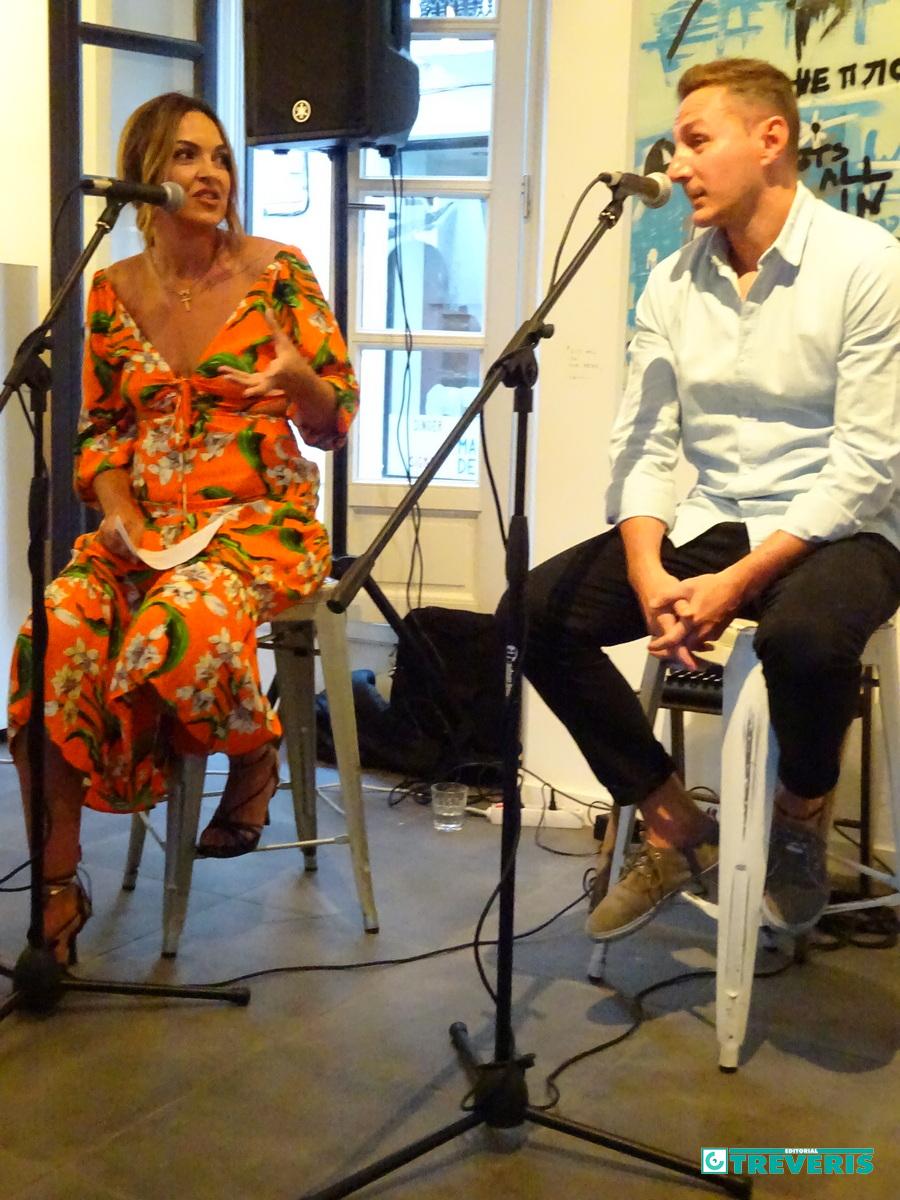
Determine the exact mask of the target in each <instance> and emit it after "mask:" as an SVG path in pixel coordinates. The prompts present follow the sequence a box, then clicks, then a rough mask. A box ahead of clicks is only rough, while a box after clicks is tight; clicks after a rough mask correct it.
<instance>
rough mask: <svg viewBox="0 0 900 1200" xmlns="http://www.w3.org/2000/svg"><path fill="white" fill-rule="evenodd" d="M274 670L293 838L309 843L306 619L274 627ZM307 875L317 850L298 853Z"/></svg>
mask: <svg viewBox="0 0 900 1200" xmlns="http://www.w3.org/2000/svg"><path fill="white" fill-rule="evenodd" d="M276 628H277V629H278V631H279V639H278V642H277V643H276V647H275V671H276V673H277V676H278V694H279V696H280V698H281V699H280V704H279V709H278V712H279V716H280V718H281V724H282V727H283V728H284V741H285V746H286V748H287V760H288V769H289V770H290V774H291V797H292V799H293V802H294V820H295V822H296V825H297V837H298V839H299V840H300V841H301V842H303V841H312V840H314V839H315V838H316V837H317V836H318V819H317V814H316V694H315V693H316V684H315V678H316V676H315V640H314V630H313V624H312V622H311V621H292V622H290V624H289V625H288V623H287V622H284V623H283V624H280V625H278V626H276ZM303 863H304V866H305V868H306V870H307V871H315V869H316V867H317V866H318V863H317V860H316V847H315V846H307V847H305V848H304V850H303Z"/></svg>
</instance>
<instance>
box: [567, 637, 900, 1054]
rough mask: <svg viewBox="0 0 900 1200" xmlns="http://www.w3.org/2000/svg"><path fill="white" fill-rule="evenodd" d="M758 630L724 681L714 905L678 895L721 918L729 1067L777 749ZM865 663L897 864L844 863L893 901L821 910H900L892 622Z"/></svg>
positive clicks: (625, 838) (651, 684) (751, 964)
mask: <svg viewBox="0 0 900 1200" xmlns="http://www.w3.org/2000/svg"><path fill="white" fill-rule="evenodd" d="M755 632H756V630H755V627H750V628H746V629H742V630H741V631H740V632H739V633H738V635H737V639H736V641H735V645H734V649H733V650H732V652H731V656H730V658H729V659H728V663H727V664H726V667H725V675H724V693H723V707H722V718H723V721H724V730H723V738H722V757H721V785H720V841H719V898H718V904H714V903H712V902H711V901H709V900H707V899H705V898H703V897H700V896H696V895H694V894H693V893H690V892H684V893H683V895H684V898H685V899H687V900H689V901H690V902H691V903H692V904H695V905H696V906H697V907H698V908H700V909H701V910H702V911H703V912H705V913H706V914H707V915H709V916H712V917H714V918H716V919H717V920H718V934H717V943H716V1034H717V1037H718V1041H719V1066H720V1067H721V1068H722V1069H723V1070H735V1069H736V1068H737V1065H738V1058H739V1055H740V1049H741V1045H742V1044H743V1041H744V1035H745V1033H746V1029H747V1015H748V1012H749V1009H750V996H751V991H752V988H753V972H754V968H755V964H756V947H757V940H758V934H759V926H760V917H761V905H762V897H763V891H764V887H765V879H766V860H767V857H768V842H769V827H770V825H771V820H772V796H773V792H774V788H775V782H776V770H777V745H776V742H775V738H774V737H773V736H772V731H771V725H770V722H769V707H768V694H767V691H766V685H765V680H764V679H763V673H762V666H761V664H760V663H759V660H758V659H757V657H756V654H755V652H754V650H753V638H754V635H755ZM862 664H863V666H864V667H872V668H873V670H874V671H875V673H876V675H877V678H878V684H879V694H880V699H881V716H882V732H883V741H884V751H885V755H884V757H885V763H886V767H887V781H888V794H889V804H890V811H891V828H892V833H893V839H894V847H895V859H894V870H893V871H892V872H887V871H878V870H875V869H874V868H872V867H870V866H865V865H862V864H859V863H856V862H850V861H849V860H845V859H841V862H842V863H844V865H846V866H849V867H850V868H851V869H853V870H855V871H859V872H862V873H864V874H865V875H867V876H869V877H870V878H873V879H876V880H878V881H879V882H881V883H883V884H886V885H888V887H889V888H890V889H891V892H890V894H889V895H886V896H876V897H871V896H868V897H863V898H861V899H858V900H857V899H854V900H849V901H844V902H842V903H839V904H830V905H829V906H828V908H827V909H826V910H825V911H826V912H827V913H834V912H852V911H856V910H858V909H863V908H873V907H876V906H883V905H893V906H897V905H900V666H898V653H897V630H896V618H895V620H893V621H890V622H889V623H888V624H886V625H883V626H882V627H881V628H880V629H878V630H877V631H876V632H875V633H874V634H873V636H872V637H871V638H870V639H869V642H868V644H867V646H866V648H865V651H864V652H863V656H862ZM664 670H665V664H663V663H657V661H656V660H655V659H650V660H649V661H648V664H647V669H646V670H645V672H644V680H643V684H642V688H641V701H642V703H643V705H644V708H645V711H646V712H647V716H648V718H649V719H650V720H651V721H652V720H653V719H654V717H655V715H656V708H657V707H658V704H659V696H660V693H661V690H662V681H663V677H664ZM634 815H635V810H634V808H633V807H623V808H622V809H621V810H620V815H619V820H618V825H617V829H616V841H615V850H614V853H613V858H612V866H611V873H610V875H611V878H612V879H616V878H617V877H618V875H619V872H620V869H621V864H622V861H623V859H624V856H625V853H626V850H627V848H628V845H629V843H630V841H631V834H632V827H633V824H634ZM607 948H608V946H607V944H601V945H598V946H597V948H596V950H595V951H594V954H593V955H592V958H591V963H590V966H589V968H588V974H589V975H591V976H594V977H596V976H599V975H601V974H602V969H603V962H604V960H605V955H606V950H607Z"/></svg>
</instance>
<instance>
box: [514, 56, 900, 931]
mask: <svg viewBox="0 0 900 1200" xmlns="http://www.w3.org/2000/svg"><path fill="white" fill-rule="evenodd" d="M679 97H680V99H681V106H680V108H679V112H678V116H677V119H676V123H675V153H674V157H673V160H672V163H671V165H670V167H669V175H670V177H671V178H672V179H673V180H674V181H676V182H678V183H680V184H681V185H682V187H683V188H684V191H685V194H686V195H687V197H688V199H689V200H690V202H691V206H692V208H693V221H694V225H695V227H696V228H697V229H698V230H703V231H704V232H703V233H701V234H700V235H699V236H698V237H697V238H696V239H695V240H694V241H692V242H691V243H689V244H688V245H687V246H685V247H683V248H682V249H681V250H680V251H679V252H678V253H676V254H674V255H672V256H671V257H669V258H668V259H666V260H665V261H664V262H663V263H661V264H660V265H659V266H658V267H656V268H655V269H654V271H653V272H652V274H651V276H650V279H649V280H648V283H647V287H646V289H645V291H644V294H643V296H642V297H641V300H640V303H639V304H638V309H637V332H636V334H635V337H634V339H633V342H632V345H631V348H630V359H631V362H630V369H629V376H628V384H627V388H626V392H625V397H624V401H623V404H622V408H621V411H620V414H619V417H618V420H617V423H616V427H615V430H614V433H613V438H612V448H611V450H612V484H611V487H610V490H609V494H608V517H609V520H610V521H611V522H612V523H613V525H614V526H615V528H614V529H612V530H611V531H609V532H608V533H605V534H602V535H600V537H598V538H593V539H591V540H590V541H589V542H586V543H583V544H582V545H580V546H576V547H574V548H573V549H571V550H568V551H565V552H564V553H563V554H561V555H558V556H557V557H556V558H554V559H551V560H549V562H547V563H544V564H542V565H541V566H540V567H538V568H536V569H535V571H533V572H532V573H531V576H530V579H529V636H528V644H527V648H526V656H525V671H526V674H527V676H528V678H529V679H530V680H531V682H532V683H533V684H534V686H535V687H536V688H537V690H538V691H539V692H540V693H541V695H542V696H543V698H544V699H545V700H546V701H547V703H548V704H549V706H550V707H551V709H553V711H554V712H556V713H557V715H558V716H559V717H560V718H561V719H562V721H563V722H564V723H565V724H566V726H567V727H568V728H569V729H570V731H571V732H572V734H573V736H574V737H575V739H576V741H577V743H578V745H579V747H580V748H581V750H582V752H583V753H584V754H585V757H586V758H587V760H588V762H589V763H590V765H591V766H592V768H593V769H594V771H595V773H596V774H597V777H598V778H599V779H600V781H601V782H602V783H603V784H604V785H605V786H606V787H607V788H609V790H610V792H611V793H612V795H613V798H614V800H615V801H616V802H618V803H631V804H633V803H636V804H638V805H640V808H641V814H642V817H643V820H644V825H645V829H646V836H645V841H644V844H643V847H642V849H641V851H640V852H639V854H638V855H637V856H636V857H635V858H634V860H633V861H632V863H631V865H630V867H629V869H628V870H627V871H626V872H625V873H624V874H623V876H622V878H621V879H620V880H619V882H618V883H617V884H616V885H614V886H613V887H612V888H610V890H609V892H608V893H607V895H606V896H605V897H604V898H603V899H602V900H601V902H600V903H599V904H597V906H596V907H595V908H594V909H593V911H592V912H591V914H590V916H589V918H588V925H587V928H588V932H589V933H590V934H591V936H592V937H594V938H595V940H610V939H613V938H617V937H621V936H623V935H625V934H627V933H630V932H632V931H633V930H635V929H637V928H639V927H640V926H642V925H643V924H645V923H646V921H648V920H649V919H650V918H651V917H652V916H653V915H654V914H655V913H656V911H657V910H658V907H659V905H660V904H661V903H662V901H664V900H665V899H667V898H668V897H669V896H671V895H674V894H675V893H676V892H677V891H678V890H680V888H681V887H682V886H683V885H684V884H685V883H686V882H687V881H688V880H689V879H690V878H691V877H692V876H695V877H696V876H698V875H700V874H702V873H703V872H704V871H708V870H711V869H712V868H713V867H714V866H715V863H716V859H717V849H716V844H715V842H716V837H715V828H714V825H713V823H712V822H711V821H710V819H709V818H708V817H707V816H706V815H705V814H704V813H703V812H701V811H700V810H699V809H698V808H697V807H696V806H695V804H694V803H693V801H692V800H691V798H690V796H689V795H688V794H687V793H686V791H685V789H684V786H683V784H682V782H681V780H680V779H679V778H678V777H677V775H676V774H675V772H674V768H673V764H672V760H671V758H670V757H669V756H668V755H667V754H666V752H665V750H664V749H663V747H662V746H661V745H660V744H659V742H658V741H657V740H656V739H655V738H654V736H653V733H652V730H651V729H650V728H649V726H648V724H647V722H646V720H645V719H644V717H643V714H642V712H641V711H640V707H639V705H638V703H637V700H636V698H635V697H634V695H633V693H632V692H631V690H630V688H629V687H628V685H627V683H626V682H625V680H624V679H623V678H622V676H621V675H620V674H619V673H618V671H617V670H616V669H615V668H614V667H613V666H612V664H611V663H610V661H609V659H608V657H607V656H606V654H605V653H604V652H603V650H602V647H603V646H608V645H612V644H617V643H619V642H624V641H629V640H631V639H633V638H636V637H639V636H641V634H642V633H647V632H649V633H650V635H651V640H650V653H651V654H654V655H656V656H657V657H660V658H668V659H672V660H675V661H676V662H678V663H681V664H683V665H684V666H686V667H688V668H691V669H693V668H695V667H696V666H697V661H696V658H695V654H696V653H697V652H698V651H702V650H703V649H705V648H707V647H708V645H709V644H710V643H711V641H713V640H714V639H715V638H716V637H718V636H719V634H720V633H721V632H722V630H723V629H724V628H725V626H726V625H727V624H728V623H729V622H730V621H731V620H732V619H733V618H734V617H736V616H743V617H749V618H752V619H755V620H757V621H758V622H759V628H758V632H757V635H756V642H755V645H756V650H757V653H758V654H759V657H760V660H761V661H762V664H763V670H764V673H765V677H766V683H767V687H768V690H769V703H770V711H771V716H772V722H773V726H774V729H775V733H776V736H777V738H778V744H779V749H780V764H779V784H778V789H777V792H776V796H775V821H774V825H773V831H772V837H771V849H770V857H769V871H768V877H767V887H766V901H765V904H766V911H767V916H768V918H769V920H770V921H771V922H772V923H773V924H776V925H779V926H781V927H783V928H786V929H791V930H793V931H795V932H796V931H800V930H803V929H808V928H810V927H811V926H812V925H814V924H815V922H816V920H817V919H818V917H819V916H820V915H821V911H822V909H823V908H824V906H825V904H826V903H827V901H828V884H827V874H826V870H825V836H826V834H827V828H828V820H829V814H828V803H827V796H828V793H830V791H831V790H832V789H833V787H834V785H835V783H836V781H837V777H838V772H839V764H840V749H841V743H842V741H843V737H844V734H845V732H846V730H847V727H848V725H849V723H850V721H851V720H852V717H853V715H854V712H855V710H856V705H857V698H858V693H859V677H860V666H859V658H860V655H861V653H862V650H863V647H864V646H865V643H866V641H867V640H868V638H869V637H870V636H871V634H872V633H873V632H874V630H875V629H876V628H877V627H878V626H879V625H880V624H881V623H882V622H883V621H885V620H886V619H887V618H888V617H890V616H891V615H892V613H893V612H894V611H895V610H896V608H897V606H898V604H900V244H898V243H897V242H896V241H894V239H893V238H892V237H891V236H890V235H889V234H888V233H886V232H885V231H884V230H882V229H881V228H879V227H878V226H877V225H874V224H870V223H867V222H865V221H862V220H860V219H858V218H856V217H851V216H848V215H846V214H844V213H841V212H838V211H836V210H834V209H832V208H830V207H829V206H828V205H826V204H825V203H823V202H822V201H820V200H816V199H815V198H814V197H813V195H812V194H811V193H810V192H809V191H808V190H807V189H806V188H805V187H804V186H803V185H802V184H801V183H799V181H798V175H797V166H796V162H797V145H798V135H799V117H798V113H797V106H796V101H795V99H794V96H793V92H792V88H791V83H790V81H789V80H788V78H787V77H786V76H785V75H783V74H782V73H781V72H780V71H778V70H776V69H775V68H774V67H772V66H771V65H769V64H767V63H763V62H760V61H758V60H754V59H727V60H721V61H719V62H717V63H711V64H707V65H704V66H698V67H694V68H691V70H689V71H688V72H686V74H685V75H684V76H683V77H682V79H681V80H680V82H679ZM680 449H681V450H683V451H684V454H685V455H686V457H687V459H688V461H689V462H690V463H691V464H692V465H693V466H694V467H695V468H696V471H697V481H696V483H695V485H694V487H693V488H692V489H691V491H690V494H689V495H688V497H687V498H686V499H685V500H683V501H681V502H680V503H678V502H677V501H676V495H675V482H674V474H673V472H674V468H675V465H676V462H677V458H678V454H679V450H680Z"/></svg>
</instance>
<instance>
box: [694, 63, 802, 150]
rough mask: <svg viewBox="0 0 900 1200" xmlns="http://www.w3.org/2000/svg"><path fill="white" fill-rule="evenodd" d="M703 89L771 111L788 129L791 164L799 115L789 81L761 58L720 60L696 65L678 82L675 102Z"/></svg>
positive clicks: (795, 146) (797, 132) (796, 145)
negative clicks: (719, 91)
mask: <svg viewBox="0 0 900 1200" xmlns="http://www.w3.org/2000/svg"><path fill="white" fill-rule="evenodd" d="M704 87H724V88H727V89H728V91H729V92H731V93H732V95H735V96H740V97H741V98H742V99H744V100H748V101H750V102H751V103H757V104H761V105H763V106H764V107H766V108H771V109H773V110H774V111H775V112H776V113H778V115H779V116H780V117H784V119H785V121H787V127H788V154H789V156H790V158H791V161H793V160H794V159H795V158H796V155H797V151H798V148H799V145H800V114H799V112H798V111H797V100H796V97H795V96H794V88H793V85H792V83H791V81H790V79H789V78H788V77H787V75H785V73H784V72H783V71H779V70H778V68H777V67H773V66H772V64H771V63H768V62H765V61H764V60H763V59H761V58H720V59H719V60H718V62H709V63H698V64H697V65H696V66H694V67H689V68H688V70H686V71H685V73H684V74H683V75H682V76H681V78H680V79H679V80H678V99H679V100H683V99H684V98H685V96H689V95H690V94H691V92H696V91H697V90H698V89H699V88H704Z"/></svg>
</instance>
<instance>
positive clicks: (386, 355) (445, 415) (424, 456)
mask: <svg viewBox="0 0 900 1200" xmlns="http://www.w3.org/2000/svg"><path fill="white" fill-rule="evenodd" d="M480 369H481V355H480V353H479V351H477V350H447V349H440V350H416V351H413V352H412V353H411V354H410V355H409V368H408V370H407V355H406V352H405V351H403V350H363V352H362V355H361V356H360V361H359V374H360V387H361V393H362V396H363V403H362V405H361V407H360V414H359V418H358V433H357V446H358V447H359V459H358V464H357V480H358V481H362V482H366V481H368V482H373V481H376V482H377V481H378V480H382V479H395V480H396V479H406V476H407V467H408V473H409V474H410V475H411V476H412V477H413V478H415V476H417V475H419V474H420V473H421V471H422V469H423V468H424V467H425V466H427V464H428V463H429V462H430V461H431V459H432V457H433V455H434V452H435V451H436V450H437V448H438V447H439V446H440V445H441V443H442V442H443V440H444V438H446V436H447V434H448V433H449V432H450V430H451V429H452V428H453V426H454V425H455V424H456V422H457V420H458V419H459V417H460V416H461V414H462V413H463V412H464V411H465V409H466V407H467V406H468V405H469V404H470V403H471V401H472V400H473V399H474V398H475V395H476V394H477V392H478V388H479V385H480ZM436 478H437V479H439V480H442V481H444V482H448V481H451V482H456V483H467V484H471V485H472V486H475V485H477V483H478V422H477V421H473V422H472V424H471V425H470V426H469V428H468V429H467V430H466V432H465V434H464V435H463V437H462V438H461V439H460V441H459V442H458V443H457V446H456V449H455V450H454V451H453V452H452V453H451V454H450V456H449V457H448V458H447V460H446V462H445V463H444V465H443V467H442V468H441V469H440V471H439V472H438V474H437V476H436Z"/></svg>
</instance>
